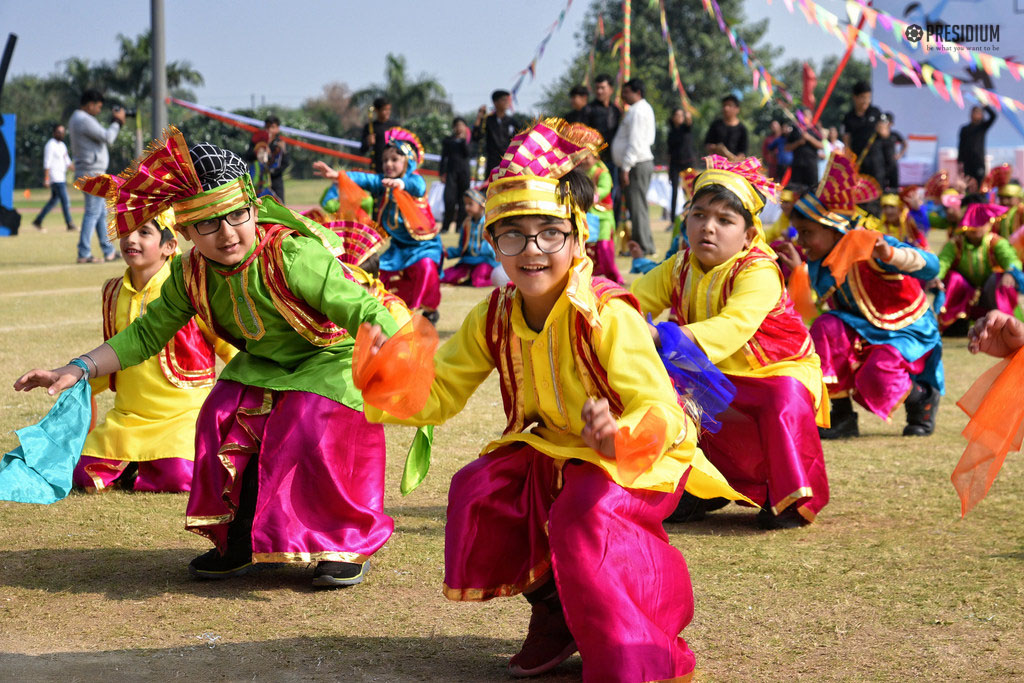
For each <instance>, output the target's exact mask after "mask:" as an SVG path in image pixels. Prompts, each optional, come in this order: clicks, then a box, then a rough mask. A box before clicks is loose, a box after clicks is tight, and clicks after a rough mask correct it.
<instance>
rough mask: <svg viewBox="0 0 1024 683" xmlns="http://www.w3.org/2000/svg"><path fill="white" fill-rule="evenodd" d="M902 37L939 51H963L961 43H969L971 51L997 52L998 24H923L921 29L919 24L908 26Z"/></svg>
mask: <svg viewBox="0 0 1024 683" xmlns="http://www.w3.org/2000/svg"><path fill="white" fill-rule="evenodd" d="M903 35H904V36H906V38H907V40H909V41H910V42H912V43H919V42H921V40H922V39H923V40H924V46H923V47H927V48H932V49H936V50H940V51H953V50H958V49H959V50H962V49H965V48H964V47H963V45H962V44H963V43H970V44H971V47H970V49H971V50H976V51H981V52H998V51H999V45H998V43H999V24H925V25H924V27H923V28H922V27H921V25H920V24H910V25H908V26H907V28H906V30H905V31H904V32H903ZM939 41H941V42H939ZM978 43H986V44H984V45H978Z"/></svg>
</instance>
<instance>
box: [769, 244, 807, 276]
mask: <svg viewBox="0 0 1024 683" xmlns="http://www.w3.org/2000/svg"><path fill="white" fill-rule="evenodd" d="M775 253H776V254H778V255H779V261H781V262H782V264H783V265H785V266H786V267H787V268H789V269H790V270H796V269H797V268H799V267H800V264H801V263H803V261H802V259H801V258H800V252H799V251H797V250H796V245H794V244H793V243H792V242H783V243H782V244H780V245H779V246H778V247H777V248H776V249H775Z"/></svg>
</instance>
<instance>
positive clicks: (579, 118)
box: [562, 85, 590, 123]
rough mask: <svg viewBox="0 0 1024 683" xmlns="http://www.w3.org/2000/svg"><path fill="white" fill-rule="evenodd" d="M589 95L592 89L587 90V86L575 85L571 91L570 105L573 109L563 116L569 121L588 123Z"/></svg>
mask: <svg viewBox="0 0 1024 683" xmlns="http://www.w3.org/2000/svg"><path fill="white" fill-rule="evenodd" d="M589 97H590V91H589V90H587V86H585V85H574V86H573V87H572V90H570V91H569V106H570V107H572V109H571V110H570V111H569V113H568V114H566V115H565V116H563V117H562V118H564V119H565V120H566V121H568V122H569V123H586V122H587V115H588V114H589V112H588V110H587V98H589Z"/></svg>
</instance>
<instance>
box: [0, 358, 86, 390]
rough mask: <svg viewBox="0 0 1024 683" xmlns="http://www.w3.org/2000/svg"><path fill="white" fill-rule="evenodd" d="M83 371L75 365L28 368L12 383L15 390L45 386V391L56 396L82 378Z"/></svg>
mask: <svg viewBox="0 0 1024 683" xmlns="http://www.w3.org/2000/svg"><path fill="white" fill-rule="evenodd" d="M84 375H85V373H84V372H83V371H82V368H80V367H78V366H77V365H65V366H64V367H62V368H56V369H55V370H40V369H38V368H37V369H35V370H29V371H28V372H26V373H25V374H24V375H22V376H21V377H19V378H18V380H17V381H16V382H15V383H14V390H15V391H32V390H33V389H35V388H36V387H47V390H46V393H48V394H49V395H50V396H56V395H57V394H59V393H60V392H62V391H64V390H65V389H67V388H69V387H73V386H74V385H75V382H77V381H78V380H80V379H82V377H83V376H84Z"/></svg>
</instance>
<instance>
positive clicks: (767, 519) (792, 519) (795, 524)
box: [757, 507, 810, 531]
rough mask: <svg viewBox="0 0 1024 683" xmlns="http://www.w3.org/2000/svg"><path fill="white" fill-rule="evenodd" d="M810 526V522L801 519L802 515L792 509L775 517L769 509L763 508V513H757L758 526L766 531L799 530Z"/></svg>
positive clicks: (789, 508) (787, 509)
mask: <svg viewBox="0 0 1024 683" xmlns="http://www.w3.org/2000/svg"><path fill="white" fill-rule="evenodd" d="M808 524H810V522H808V521H807V520H806V519H804V518H803V517H801V516H800V513H799V512H797V511H796V510H795V509H793V508H792V507H788V508H786V509H785V510H783V511H782V513H781V514H778V515H773V514H772V511H771V510H770V509H768V508H761V511H760V512H758V513H757V526H758V527H759V528H761V529H764V530H765V531H773V530H776V529H799V528H800V527H802V526H807V525H808Z"/></svg>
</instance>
